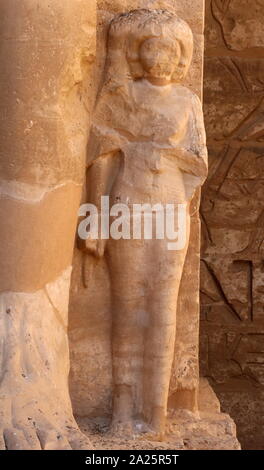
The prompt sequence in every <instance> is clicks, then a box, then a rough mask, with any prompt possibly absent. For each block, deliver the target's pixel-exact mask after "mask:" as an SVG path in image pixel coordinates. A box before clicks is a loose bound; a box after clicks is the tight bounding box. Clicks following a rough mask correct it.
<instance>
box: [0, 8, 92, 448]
mask: <svg viewBox="0 0 264 470" xmlns="http://www.w3.org/2000/svg"><path fill="white" fill-rule="evenodd" d="M89 4H90V6H89V9H87V2H86V1H85V0H79V1H78V2H74V1H70V0H67V1H65V2H61V0H50V1H49V2H36V1H32V0H10V1H9V2H6V1H4V0H1V1H0V41H1V46H0V61H1V70H2V73H1V78H0V95H1V126H0V143H1V151H0V170H1V181H0V191H1V194H0V196H1V198H0V219H1V220H0V223H1V243H0V245H1V249H0V265H1V266H0V270H1V275H0V305H1V309H0V401H1V404H0V448H1V449H5V448H7V449H8V450H19V449H24V450H25V449H27V450H29V449H44V450H45V449H47V450H48V449H49V450H52V449H53V450H56V449H81V448H90V443H89V441H88V439H87V438H86V437H85V436H84V435H82V433H81V432H80V430H79V429H78V426H77V424H76V421H75V420H74V418H73V414H72V406H71V400H70V397H69V386H68V374H69V365H70V364H69V346H68V335H67V325H68V302H69V288H70V275H71V263H72V254H73V248H74V238H75V230H76V223H77V211H78V206H79V202H80V197H81V190H82V184H83V181H84V177H85V156H86V154H85V152H86V144H87V138H88V130H89V111H90V105H91V104H92V96H90V95H89V89H90V88H91V85H92V82H91V76H90V75H91V73H90V70H91V67H92V62H93V61H94V57H95V33H96V30H95V26H96V25H95V19H96V16H95V15H96V9H95V2H94V1H92V0H91V1H90V2H89Z"/></svg>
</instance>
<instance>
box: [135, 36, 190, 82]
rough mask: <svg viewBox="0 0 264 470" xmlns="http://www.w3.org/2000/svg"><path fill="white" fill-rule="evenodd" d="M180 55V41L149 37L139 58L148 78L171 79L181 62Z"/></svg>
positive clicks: (141, 49) (142, 47)
mask: <svg viewBox="0 0 264 470" xmlns="http://www.w3.org/2000/svg"><path fill="white" fill-rule="evenodd" d="M180 56H181V49H180V45H179V43H178V42H172V41H171V40H169V39H163V38H150V39H147V40H146V41H144V42H143V44H142V45H141V47H140V50H139V59H140V63H141V65H142V67H143V69H144V71H145V72H146V78H154V79H166V80H167V81H170V80H171V77H172V75H173V73H174V71H175V69H176V68H177V66H178V64H179V62H180Z"/></svg>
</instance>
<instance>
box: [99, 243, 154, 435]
mask: <svg viewBox="0 0 264 470" xmlns="http://www.w3.org/2000/svg"><path fill="white" fill-rule="evenodd" d="M141 244H142V242H141V241H138V242H137V241H134V240H128V241H126V240H119V241H116V242H115V241H110V242H109V249H108V262H109V268H110V275H111V286H112V322H113V323H112V325H113V326H112V351H113V417H112V430H113V432H117V431H121V432H122V433H124V432H125V433H126V432H128V433H129V435H130V436H131V431H133V429H134V419H135V418H136V417H139V416H140V414H141V412H142V407H143V403H142V396H143V390H142V380H143V355H144V329H145V326H146V325H145V321H146V318H145V312H146V305H145V304H146V297H145V284H146V282H145V272H144V251H142V247H141ZM138 245H140V246H138ZM143 250H144V249H143Z"/></svg>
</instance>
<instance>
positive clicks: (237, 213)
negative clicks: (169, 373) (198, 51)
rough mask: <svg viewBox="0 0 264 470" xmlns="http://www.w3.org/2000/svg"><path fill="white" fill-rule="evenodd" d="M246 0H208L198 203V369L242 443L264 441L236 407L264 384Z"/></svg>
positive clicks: (259, 78) (263, 190)
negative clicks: (203, 179) (204, 168)
mask: <svg viewBox="0 0 264 470" xmlns="http://www.w3.org/2000/svg"><path fill="white" fill-rule="evenodd" d="M250 5H251V8H250ZM250 5H249V2H248V1H246V0H245V1H242V2H241V1H239V2H238V1H236V0H228V1H220V0H212V1H208V2H207V17H208V18H207V51H208V52H207V55H208V56H207V57H206V67H205V103H204V104H205V106H204V111H205V120H206V128H207V136H208V148H209V177H208V180H207V183H206V185H205V187H204V191H203V195H202V207H201V216H202V217H201V219H202V232H203V254H202V258H203V260H202V268H201V273H202V274H201V303H202V309H201V312H202V313H201V314H202V317H201V318H202V324H201V349H202V353H201V356H202V361H201V366H202V367H201V368H202V373H203V374H204V375H206V376H208V377H211V380H212V384H213V385H214V387H215V390H216V391H217V392H219V397H220V398H221V399H222V404H223V406H224V409H225V411H227V412H230V413H231V415H232V417H233V418H234V419H235V420H236V422H237V425H238V432H239V437H240V440H241V441H242V443H243V444H244V445H245V446H246V448H249V447H250V446H251V445H253V437H252V436H253V435H255V436H256V434H257V435H258V438H257V440H258V439H259V441H261V439H262V441H263V436H261V429H260V422H259V419H258V412H259V410H258V411H257V408H258V407H256V408H254V409H253V408H251V413H252V415H251V416H250V417H249V416H248V417H247V419H246V420H245V417H243V414H244V416H245V412H244V411H245V409H248V408H247V407H248V401H250V400H253V395H254V397H255V398H254V400H257V402H259V407H261V406H262V408H263V405H262V398H263V397H262V393H263V388H262V387H263V385H264V354H263V351H264V346H263V345H264V230H263V228H264V177H263V174H264V173H263V170H264V146H263V136H264V81H263V68H264V60H263V57H264V54H263V49H262V48H261V47H262V46H263V43H262V40H263V39H261V38H263V34H262V32H261V31H262V28H263V26H262V25H263V6H264V2H263V0H261V1H258V2H254V7H253V5H252V2H250ZM261 5H262V9H261ZM219 25H220V27H219ZM253 27H254V34H253V30H252V28H253ZM252 48H255V49H254V53H253V52H252ZM249 390H250V391H249ZM244 392H245V395H243V393H244ZM231 393H232V397H233V398H232V400H230V399H229V401H228V400H227V398H226V397H227V395H228V394H229V395H228V396H229V398H230V396H231ZM250 397H251V398H250ZM256 397H257V398H256ZM248 420H250V421H251V425H250V426H251V427H250V429H248V426H249V424H248ZM254 445H255V446H256V445H258V444H256V439H255V443H254Z"/></svg>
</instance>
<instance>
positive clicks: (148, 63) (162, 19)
mask: <svg viewBox="0 0 264 470" xmlns="http://www.w3.org/2000/svg"><path fill="white" fill-rule="evenodd" d="M192 54H193V35H192V31H191V29H190V27H189V26H188V24H187V23H186V22H185V21H183V20H181V19H180V18H179V17H178V16H176V15H175V14H173V13H172V12H169V11H167V10H146V9H141V10H134V11H131V12H130V13H126V14H122V15H118V16H117V17H115V18H114V20H113V21H112V23H111V26H110V32H109V56H110V57H109V58H110V61H111V60H112V63H113V64H115V66H116V70H118V69H119V71H120V70H121V69H120V66H121V62H123V63H124V60H125V62H126V65H128V67H127V69H126V75H128V74H129V75H130V78H132V79H134V80H139V79H141V78H146V79H148V80H149V81H151V82H154V83H155V82H156V83H157V84H165V83H169V82H181V81H182V80H183V79H184V78H185V76H186V74H187V72H188V70H189V67H190V63H191V60H192ZM118 62H119V66H118ZM124 70H125V66H124V65H123V72H124Z"/></svg>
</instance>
